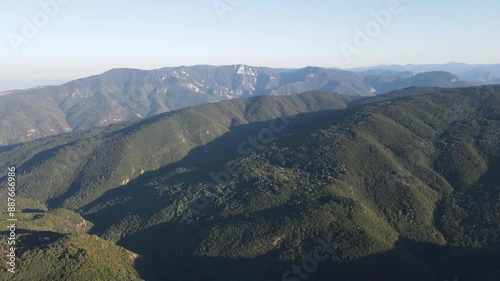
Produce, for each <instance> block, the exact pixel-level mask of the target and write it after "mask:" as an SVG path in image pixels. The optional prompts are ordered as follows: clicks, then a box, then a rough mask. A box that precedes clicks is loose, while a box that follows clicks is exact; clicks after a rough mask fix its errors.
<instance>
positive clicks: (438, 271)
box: [0, 68, 500, 281]
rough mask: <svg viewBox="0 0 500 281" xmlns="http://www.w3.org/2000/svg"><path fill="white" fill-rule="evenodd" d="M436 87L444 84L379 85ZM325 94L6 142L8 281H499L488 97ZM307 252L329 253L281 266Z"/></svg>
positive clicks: (491, 97) (495, 107) (491, 93)
mask: <svg viewBox="0 0 500 281" xmlns="http://www.w3.org/2000/svg"><path fill="white" fill-rule="evenodd" d="M174 71H175V70H174ZM177 71H180V70H177ZM231 71H236V73H237V72H238V69H237V68H236V69H234V68H233V70H231ZM231 71H229V73H232V72H231ZM301 71H304V70H301ZM308 71H309V70H308ZM308 71H305V73H302V72H301V74H300V75H299V76H300V77H303V75H304V74H305V75H306V77H307V75H309V74H310V73H309V72H308ZM318 71H319V72H321V71H323V70H315V72H314V73H318ZM116 72H117V73H122V74H123V73H130V72H129V71H128V70H127V71H123V70H120V71H116ZM116 72H112V73H114V74H115V75H117V74H116ZM136 72H137V71H135V72H134V71H132V73H136ZM137 73H142V72H141V71H138V72H137ZM172 73H173V72H172ZM177 73H178V74H179V75H180V74H181V72H177ZM186 73H187V71H186ZM285 73H294V75H298V74H297V73H296V72H295V71H291V72H287V71H285ZM326 73H329V72H328V71H326ZM333 73H337V72H333ZM342 73H343V72H342ZM436 74H437V77H440V78H439V79H437V80H436V81H448V80H447V79H448V78H452V79H457V78H455V77H454V76H450V74H445V73H434V74H432V73H431V74H424V75H423V76H417V75H412V74H410V73H407V74H401V73H400V74H397V75H399V76H400V77H399V78H398V79H402V80H398V79H395V80H394V81H399V82H397V84H398V85H403V84H404V83H403V84H400V83H402V82H401V81H404V80H406V79H413V82H414V83H420V81H422V79H424V80H425V79H426V78H427V77H426V76H425V75H430V76H431V77H436V76H435V75H436ZM108 75H110V74H108ZM120 75H121V74H120ZM120 75H117V76H120ZM137 75H139V74H137ZM189 75H190V76H191V75H194V74H189ZM332 75H333V74H332ZM348 75H353V74H351V73H348ZM376 75H377V73H365V74H358V75H355V76H353V77H358V80H356V81H363V79H366V77H368V76H371V77H374V76H376ZM378 75H385V76H386V77H387V76H389V75H388V74H387V73H385V72H384V73H379V74H378ZM285 76H286V75H285ZM292 76H293V75H292ZM141 77H142V76H141ZM252 77H253V76H252ZM294 77H295V76H294ZM349 77H351V76H349ZM419 77H421V78H419ZM126 78H127V79H125V78H124V79H123V80H122V81H130V79H129V77H128V76H127V77H126ZM312 78H314V77H312ZM94 79H98V78H94ZM167 79H168V78H165V80H167ZM281 79H283V78H281ZM318 79H319V78H318ZM346 79H347V78H346ZM353 79H354V78H353ZM373 79H375V78H373ZM442 79H444V80H442ZM113 80H114V81H120V80H119V79H113ZM229 80H233V79H229ZM229 80H228V81H229ZM270 80H271V79H270ZM291 80H292V81H295V80H294V79H291ZM375 80H376V79H375ZM380 80H382V82H384V80H383V79H379V80H378V81H379V82H380V83H381V84H380V85H379V87H382V86H384V87H385V86H386V84H384V83H382V82H381V81H380ZM306 81H308V80H307V79H306ZM349 81H354V80H349ZM459 81H460V80H458V79H457V80H456V81H455V82H459ZM84 82H88V81H87V80H84V81H81V83H83V84H85V83H84ZM73 83H76V82H73ZM243 84H245V83H242V84H237V85H239V86H238V87H239V89H240V90H241V91H242V92H241V93H242V94H241V96H246V95H250V91H249V92H248V93H244V90H243V88H244V87H243V86H242V85H243ZM292 84H295V86H297V84H296V83H292ZM299 84H301V83H299ZM245 85H246V84H245ZM325 85H327V84H325ZM360 85H363V84H360ZM233 86H235V85H233ZM107 87H108V89H111V86H107ZM238 87H234V88H232V89H238ZM398 87H399V86H398ZM257 88H258V87H257ZM264 88H266V87H264ZM248 89H250V88H248ZM359 89H362V88H359ZM325 90H326V91H313V92H306V93H302V94H297V95H263V96H257V97H253V98H247V99H241V98H233V99H231V100H227V101H220V102H214V103H209V104H203V105H198V106H192V107H187V108H182V109H178V110H173V111H169V112H165V113H159V112H158V113H159V114H156V115H154V116H152V117H150V118H147V119H144V120H142V119H141V120H135V121H127V122H120V123H118V124H112V125H108V126H101V127H94V128H89V129H82V130H79V131H75V132H70V133H66V134H61V135H57V136H50V137H45V138H42V139H38V140H34V141H31V142H26V143H23V144H17V145H13V146H10V147H4V148H3V152H1V153H0V170H6V168H7V167H8V166H16V167H18V171H19V175H18V181H19V182H20V183H22V187H20V188H19V194H18V195H19V197H18V202H19V203H18V204H19V208H20V210H22V216H23V220H22V223H23V224H24V226H23V227H22V229H23V230H25V232H24V233H22V236H21V239H23V241H26V242H25V243H23V244H24V245H25V249H23V250H22V255H21V256H20V257H19V267H20V269H21V271H22V270H23V268H24V269H25V270H24V271H23V272H24V273H23V274H24V275H18V276H14V279H12V280H27V279H26V278H28V279H33V278H32V276H36V277H37V278H38V279H37V280H54V276H57V278H59V279H62V280H97V279H101V280H141V279H143V280H243V281H245V280H249V281H250V280H262V281H267V280H280V279H281V280H294V281H296V280H304V278H305V279H308V280H354V281H358V280H359V281H366V280H388V281H391V280H398V281H399V280H409V281H412V280H415V281H417V280H418V281H426V280H428V281H434V280H436V281H437V280H439V281H442V280H445V279H447V280H453V279H454V278H456V277H457V278H458V280H478V281H492V280H499V279H500V267H499V265H498V262H497V261H498V260H499V258H500V236H499V235H498V234H499V233H500V227H499V226H500V204H499V198H500V197H499V196H500V184H499V183H500V178H499V176H498V173H497V171H498V169H499V167H500V141H499V140H500V86H480V87H467V88H458V89H444V88H429V87H426V88H421V87H420V88H418V87H410V88H406V89H402V90H397V91H393V92H391V93H389V94H386V95H377V96H374V95H373V93H372V94H371V96H370V97H363V96H360V95H357V96H350V95H345V94H344V95H341V94H334V93H331V92H330V88H328V89H325ZM80 94H81V95H82V96H85V94H84V93H83V92H81V93H80ZM351 94H352V93H351ZM15 95H17V94H14V96H15ZM9 96H10V95H9ZM75 96H76V94H75ZM212 96H215V95H212ZM226 98H228V97H225V99H226ZM103 101H104V100H103ZM68 102H69V101H68ZM63 103H64V102H63ZM67 106H69V108H71V106H70V104H68V105H67ZM94 114H96V113H94ZM0 180H2V181H3V180H5V178H2V179H0ZM0 192H1V195H2V196H0V197H4V196H5V194H4V192H5V190H4V189H2V190H1V191H0ZM5 204H6V200H0V208H2V209H5V208H6V206H4V205H5ZM37 241H38V242H37ZM40 241H42V242H43V241H45V242H44V243H41V242H40ZM318 241H323V242H324V243H323V242H321V243H320V244H321V245H320V246H322V247H326V246H325V245H327V244H328V245H329V246H328V247H329V248H328V249H329V252H328V258H327V259H325V260H323V261H322V262H318V260H316V262H317V263H316V266H315V267H314V270H308V271H297V270H296V269H297V268H302V269H304V268H306V266H307V262H306V261H308V260H311V258H312V257H314V256H315V255H314V253H315V248H316V247H318V243H319V242H318ZM2 249H3V247H2ZM99 249H105V250H102V251H99ZM325 253H326V252H325ZM56 260H59V261H60V262H59V263H56V264H57V266H50V267H49V266H44V265H45V264H47V263H45V262H44V261H52V262H55V261H56ZM111 261H118V262H117V264H116V266H115V267H116V270H113V268H111V267H110V265H111V264H112V263H111ZM37 264H40V266H36V267H35V266H34V265H37ZM298 265H299V266H298ZM113 266H114V265H113ZM297 266H298V267H297ZM309 266H311V265H310V264H309ZM28 269H29V270H28ZM309 269H311V267H309ZM16 278H17V279H16ZM23 278H24V279H23ZM92 278H93V279H92ZM96 278H97V279H96Z"/></svg>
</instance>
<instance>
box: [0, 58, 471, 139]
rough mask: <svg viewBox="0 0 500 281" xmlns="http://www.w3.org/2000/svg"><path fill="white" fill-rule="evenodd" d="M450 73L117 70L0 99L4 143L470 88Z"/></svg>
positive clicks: (239, 67) (232, 68)
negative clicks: (307, 96)
mask: <svg viewBox="0 0 500 281" xmlns="http://www.w3.org/2000/svg"><path fill="white" fill-rule="evenodd" d="M472 85H474V84H473V83H469V82H466V81H464V80H463V79H461V78H459V77H457V76H455V75H453V74H451V73H446V72H439V71H434V72H427V73H418V74H414V73H410V72H395V71H365V72H360V73H357V72H350V71H344V70H337V69H325V68H319V67H306V68H302V69H273V68H266V67H252V66H247V65H232V66H192V67H185V66H181V67H169V68H161V69H157V70H149V71H146V70H137V69H113V70H110V71H108V72H105V73H103V74H101V75H95V76H91V77H87V78H82V79H78V80H74V81H71V82H68V83H66V84H63V85H60V86H39V87H35V88H31V89H28V90H12V91H8V92H3V93H2V94H0V112H1V116H0V146H6V145H12V144H16V143H22V142H27V141H30V140H35V139H38V138H43V137H46V136H50V135H56V134H61V133H66V132H72V131H79V130H85V129H91V128H95V127H99V126H105V125H109V124H115V123H120V122H124V121H134V120H142V119H144V118H147V117H151V116H155V115H158V114H161V113H164V112H169V111H172V110H176V109H180V108H185V107H189V106H196V105H200V104H205V103H211V102H217V101H222V100H228V99H234V98H248V97H254V96H260V95H288V94H300V93H302V92H306V91H313V90H320V91H327V92H335V93H339V94H343V95H351V96H374V95H377V94H385V93H388V92H390V91H393V90H398V89H402V88H405V87H410V86H421V87H465V86H472Z"/></svg>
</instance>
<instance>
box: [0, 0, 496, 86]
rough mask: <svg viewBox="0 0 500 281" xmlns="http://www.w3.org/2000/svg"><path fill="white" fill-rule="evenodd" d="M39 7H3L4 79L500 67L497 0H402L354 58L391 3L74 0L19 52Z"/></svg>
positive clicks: (31, 2)
mask: <svg viewBox="0 0 500 281" xmlns="http://www.w3.org/2000/svg"><path fill="white" fill-rule="evenodd" d="M40 1H42V2H48V1H51V0H2V1H0V19H1V20H0V36H1V37H0V80H6V79H25V80H26V79H67V78H76V77H80V76H87V75H91V74H97V73H100V72H103V71H105V70H107V69H110V68H116V67H133V68H142V69H153V68H157V67H161V66H177V65H194V64H213V65H224V64H238V63H243V64H250V65H264V66H273V67H303V66H307V65H317V66H326V67H346V68H347V67H356V66H368V65H374V64H392V63H397V64H408V63H419V64H421V63H446V62H451V61H454V62H466V63H483V64H490V63H500V54H499V51H498V50H500V36H499V29H498V28H499V27H500V17H499V16H498V15H499V13H500V1H498V0H484V1H477V0H476V1H473V0H461V1H460V0H454V1H452V0H442V1H436V0H414V1H411V0H400V3H401V6H402V7H403V8H404V9H403V11H402V12H401V13H400V14H398V15H394V16H393V18H392V20H391V23H390V24H389V26H387V27H384V28H382V29H381V32H380V34H379V35H378V36H376V37H374V38H373V39H372V42H371V43H370V44H369V45H368V46H367V47H365V48H363V49H362V50H361V53H360V54H356V55H354V56H352V60H351V61H350V62H349V61H347V60H346V58H345V57H344V55H343V54H342V51H341V49H340V45H341V43H342V42H346V43H349V44H353V42H354V36H355V31H354V29H355V28H356V27H359V28H364V27H365V25H366V24H367V23H368V22H370V21H371V20H372V19H373V18H372V15H371V12H372V11H379V10H382V9H386V8H387V5H388V3H389V2H390V1H391V0H352V1H347V0H342V1H340V0H281V1H278V0H240V1H241V4H239V5H238V6H237V7H235V8H234V9H233V10H232V11H228V12H226V13H225V14H224V20H221V18H220V17H219V16H218V14H217V12H216V10H215V9H214V7H213V2H214V1H213V0H182V1H181V0H162V1H160V0H71V1H69V3H67V4H65V5H62V6H61V7H60V11H59V12H58V13H57V14H56V15H55V16H54V17H51V18H50V19H49V21H48V24H47V25H46V26H45V27H43V28H40V30H39V32H38V33H37V34H36V36H35V37H34V38H32V39H29V40H28V42H27V43H25V44H21V45H19V51H18V52H17V53H16V52H15V51H14V48H13V47H12V45H11V43H10V41H9V36H12V34H17V35H22V28H23V24H24V23H23V20H22V19H23V17H26V18H28V19H29V20H32V18H33V15H35V14H36V13H37V12H40V11H43V10H42V8H41V7H40V4H39V2H40ZM52 1H55V0H52ZM66 1H68V0H66ZM219 1H221V2H231V1H233V2H238V1H236V0H219ZM9 34H10V35H9Z"/></svg>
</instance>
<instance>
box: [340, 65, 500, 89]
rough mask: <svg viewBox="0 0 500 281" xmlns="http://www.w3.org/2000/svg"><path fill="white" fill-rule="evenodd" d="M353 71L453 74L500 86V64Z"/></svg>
mask: <svg viewBox="0 0 500 281" xmlns="http://www.w3.org/2000/svg"><path fill="white" fill-rule="evenodd" d="M349 70H351V71H356V72H363V71H367V70H389V71H396V72H405V71H410V72H413V73H424V72H431V71H445V72H451V73H453V74H455V75H457V76H458V77H460V78H461V79H463V80H466V81H470V82H472V83H476V84H499V83H500V64H466V63H456V62H452V63H447V64H408V65H395V64H390V65H375V66H370V67H358V68H352V69H349Z"/></svg>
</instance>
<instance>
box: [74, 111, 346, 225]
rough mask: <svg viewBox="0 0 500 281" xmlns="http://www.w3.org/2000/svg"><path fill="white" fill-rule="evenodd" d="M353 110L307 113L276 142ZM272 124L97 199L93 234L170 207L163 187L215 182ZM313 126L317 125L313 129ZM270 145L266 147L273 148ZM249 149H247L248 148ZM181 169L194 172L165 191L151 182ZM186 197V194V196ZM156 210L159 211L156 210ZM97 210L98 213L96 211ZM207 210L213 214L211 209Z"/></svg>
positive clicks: (239, 132)
mask: <svg viewBox="0 0 500 281" xmlns="http://www.w3.org/2000/svg"><path fill="white" fill-rule="evenodd" d="M353 112H354V111H353V110H352V109H344V110H333V111H321V112H314V113H303V114H299V115H295V116H291V117H288V119H289V121H290V123H289V124H288V125H286V127H285V130H284V131H282V132H279V133H276V135H275V139H274V140H273V141H276V142H280V143H286V142H290V141H293V140H292V139H290V138H291V137H290V134H291V133H292V132H293V138H294V139H299V140H300V138H302V137H305V136H307V135H308V134H310V133H311V132H313V131H315V130H322V129H327V128H329V127H330V126H333V125H335V124H337V123H338V122H340V121H342V120H343V119H344V118H346V117H348V116H351V115H352V114H353ZM275 120H276V124H277V126H281V124H282V123H281V121H280V119H275ZM270 122H271V121H265V122H256V123H251V124H245V125H239V126H235V127H233V128H231V130H230V131H229V132H228V133H226V134H224V135H222V136H220V137H218V138H216V139H215V140H213V141H212V142H210V143H208V144H207V145H204V146H200V147H197V148H194V149H192V150H191V151H190V152H189V153H188V154H187V155H186V156H185V157H184V158H182V159H181V160H179V161H177V162H174V163H172V164H169V165H166V166H164V167H162V168H160V169H158V170H155V171H149V172H146V173H144V174H143V175H141V176H139V177H137V178H136V179H133V180H131V181H130V182H129V183H128V184H127V185H126V186H121V187H117V188H114V189H112V190H109V191H107V192H106V193H105V194H104V195H102V196H101V197H100V198H98V199H97V200H95V201H93V202H92V203H90V204H88V205H86V206H85V207H83V208H82V213H83V214H84V215H83V217H84V218H85V219H87V220H89V221H91V222H92V223H93V224H94V227H93V229H92V230H91V233H93V234H97V235H101V234H102V232H103V231H104V230H105V229H106V228H107V227H108V226H109V224H110V223H111V222H116V221H119V220H121V219H123V218H125V217H127V216H128V215H130V214H132V213H134V212H137V213H154V212H155V211H157V210H159V209H160V208H162V207H164V206H165V205H167V204H170V203H172V204H173V203H174V199H179V198H167V199H165V200H167V201H161V200H160V198H161V194H162V191H161V189H162V188H165V186H167V188H168V186H169V185H175V184H179V183H181V184H182V185H183V186H196V185H197V184H198V183H209V182H213V179H211V178H210V176H209V173H210V172H215V173H217V172H220V171H224V169H225V166H226V164H227V163H228V162H229V161H231V160H236V159H238V157H240V156H242V155H239V154H238V146H239V144H241V143H242V142H244V141H245V142H247V143H248V138H249V137H257V136H258V133H259V131H260V130H262V129H269V128H270ZM310 124H315V126H314V127H311V126H310ZM295 141H297V140H295ZM269 146H270V144H268V145H266V146H263V147H264V148H267V147H269ZM248 147H249V146H246V147H245V148H248ZM178 168H187V169H191V170H190V171H188V172H184V173H179V174H175V175H171V176H169V177H168V178H162V179H161V185H162V186H164V187H162V188H158V187H157V186H155V185H154V184H152V183H151V181H152V179H158V178H160V177H161V176H163V175H166V174H168V173H170V172H171V171H174V170H176V169H178ZM183 196H185V195H182V197H183ZM117 198H127V200H123V202H122V203H119V204H114V205H112V206H110V205H109V204H108V202H114V201H116V199H117ZM141 208H142V209H141ZM155 208H156V209H155ZM96 210H97V211H96ZM204 211H210V210H209V209H207V210H204Z"/></svg>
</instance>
